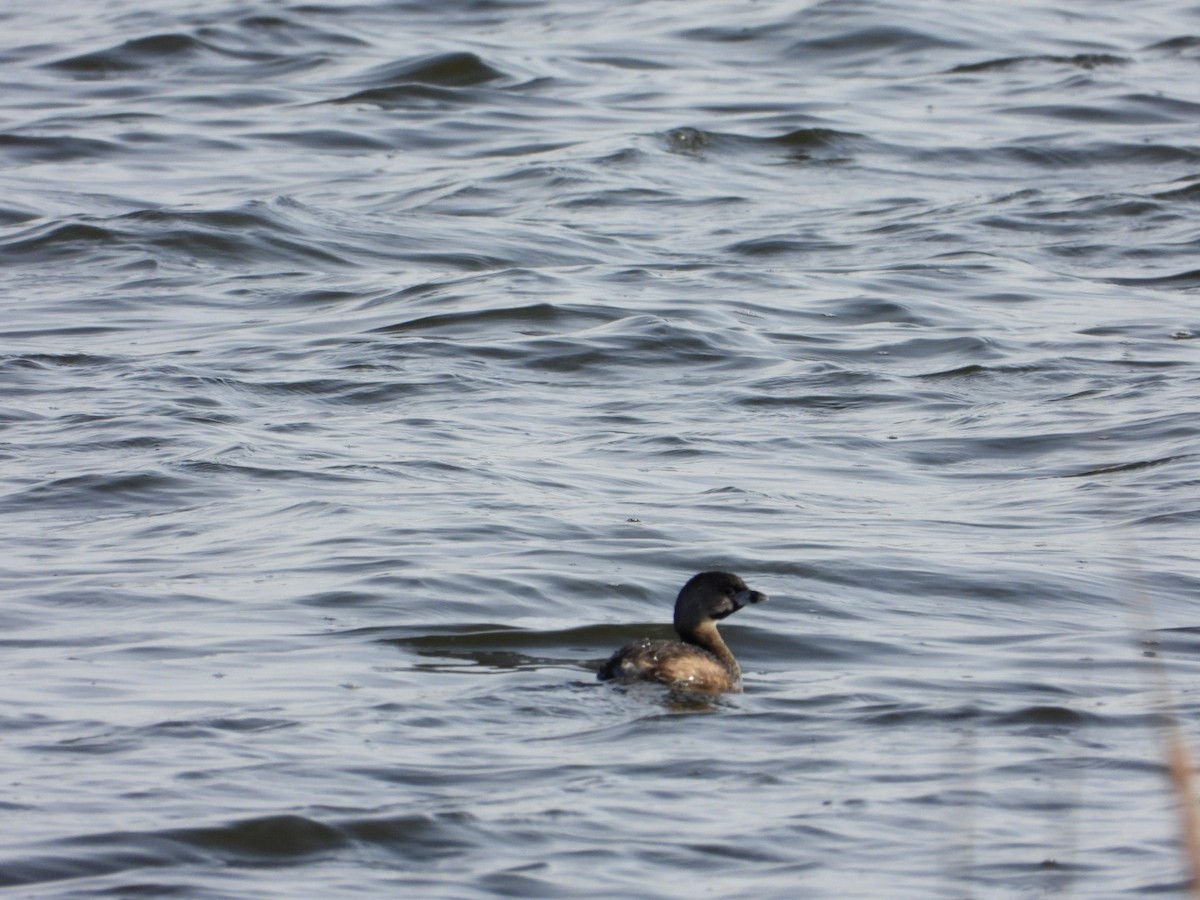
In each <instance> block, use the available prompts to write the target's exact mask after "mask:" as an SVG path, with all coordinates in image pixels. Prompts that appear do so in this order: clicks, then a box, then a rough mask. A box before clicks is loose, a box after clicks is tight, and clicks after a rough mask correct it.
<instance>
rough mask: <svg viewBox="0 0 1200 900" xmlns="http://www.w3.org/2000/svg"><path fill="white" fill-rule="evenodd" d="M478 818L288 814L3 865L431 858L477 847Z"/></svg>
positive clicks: (10, 879) (111, 866)
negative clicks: (365, 854) (359, 849)
mask: <svg viewBox="0 0 1200 900" xmlns="http://www.w3.org/2000/svg"><path fill="white" fill-rule="evenodd" d="M472 822H473V820H472V817H470V816H468V815H466V814H464V813H446V814H441V815H437V816H421V815H409V816H394V817H389V818H382V817H381V818H374V819H371V818H360V819H349V820H341V821H338V820H333V821H332V822H326V821H322V820H320V819H316V818H312V817H309V816H304V815H299V814H294V813H284V814H278V815H271V816H263V817H258V818H250V819H242V820H234V821H230V822H229V823H227V824H224V825H213V826H202V827H195V828H173V829H163V830H158V831H145V832H135V831H114V832H101V833H95V834H88V835H80V836H78V837H73V838H69V839H66V840H63V841H60V842H57V843H56V844H54V845H51V846H49V847H46V848H45V850H43V854H44V855H42V856H30V857H26V858H24V859H10V860H8V861H6V862H4V863H0V885H3V886H6V887H15V886H21V885H35V884H41V883H46V882H55V881H65V880H68V879H81V878H87V877H95V876H98V875H105V874H111V873H115V872H124V871H129V870H135V869H143V868H152V867H177V866H185V865H197V864H206V865H211V864H214V863H217V864H221V865H279V864H283V863H288V862H290V861H294V860H308V861H313V860H316V859H320V858H322V857H326V856H328V855H330V854H333V853H336V852H339V851H343V850H347V849H349V848H351V847H353V846H364V847H373V848H377V849H379V850H383V851H385V852H386V853H387V854H388V855H389V856H391V857H393V858H396V859H407V860H410V861H413V862H418V861H431V860H436V859H444V858H447V857H453V856H456V855H458V854H459V853H461V852H464V851H465V850H467V849H469V848H470V847H471V846H473V844H474V840H473V839H472V838H469V837H467V834H469V831H470V830H471V827H472ZM464 828H466V829H467V830H466V831H464V830H463V829H464ZM50 851H53V852H50Z"/></svg>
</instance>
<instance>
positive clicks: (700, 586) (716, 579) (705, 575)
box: [675, 572, 767, 634]
mask: <svg viewBox="0 0 1200 900" xmlns="http://www.w3.org/2000/svg"><path fill="white" fill-rule="evenodd" d="M766 599H767V595H766V594H763V593H761V592H759V591H752V590H750V588H748V587H746V582H744V581H742V579H740V578H738V577H737V576H736V575H734V574H732V573H730V572H701V573H700V574H699V575H695V576H693V577H692V579H691V580H690V581H688V583H687V584H685V585H684V586H683V589H682V590H681V591H680V592H679V596H678V597H677V598H676V599H675V630H676V631H678V632H679V633H680V634H684V633H687V632H692V631H695V629H696V628H697V627H698V626H699V625H701V624H702V623H704V622H711V621H715V620H717V619H724V618H725V617H726V616H731V615H733V614H734V613H735V612H737V611H738V610H739V609H741V608H742V607H743V606H749V605H750V604H752V603H762V602H763V601H764V600H766Z"/></svg>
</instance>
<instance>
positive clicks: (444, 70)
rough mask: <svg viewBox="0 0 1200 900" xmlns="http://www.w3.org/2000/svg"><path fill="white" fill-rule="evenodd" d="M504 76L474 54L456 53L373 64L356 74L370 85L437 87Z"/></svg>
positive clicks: (459, 84) (487, 80)
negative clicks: (410, 84)
mask: <svg viewBox="0 0 1200 900" xmlns="http://www.w3.org/2000/svg"><path fill="white" fill-rule="evenodd" d="M504 77H506V76H505V75H504V73H503V72H501V71H499V70H498V69H494V68H492V66H490V65H488V64H487V63H486V62H484V61H483V59H482V58H480V57H479V56H477V55H476V54H474V53H467V52H456V53H440V54H435V55H432V56H422V57H418V58H416V59H405V60H400V61H398V62H394V63H387V64H386V65H382V66H377V67H375V68H373V69H370V70H368V71H366V72H364V73H363V74H361V75H359V76H357V79H356V80H357V81H358V82H359V83H362V84H370V85H380V86H382V85H385V84H387V85H394V84H397V83H413V84H430V85H438V86H440V87H469V86H473V85H477V84H486V83H487V82H489V81H495V80H498V79H501V78H504Z"/></svg>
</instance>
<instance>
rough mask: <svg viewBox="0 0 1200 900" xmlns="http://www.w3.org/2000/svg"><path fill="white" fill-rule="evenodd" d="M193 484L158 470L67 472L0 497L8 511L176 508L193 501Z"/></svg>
mask: <svg viewBox="0 0 1200 900" xmlns="http://www.w3.org/2000/svg"><path fill="white" fill-rule="evenodd" d="M196 489H197V486H196V485H195V484H194V483H193V482H192V481H190V480H189V479H185V478H179V477H176V476H173V475H167V474H165V473H162V472H118V473H90V474H80V475H68V476H65V477H62V478H54V479H50V480H47V481H43V482H41V483H38V484H35V485H32V486H30V487H26V488H22V489H19V490H16V491H13V492H11V493H9V494H8V495H7V496H5V497H0V508H5V509H7V510H9V511H10V512H18V511H22V512H26V511H35V510H36V511H40V512H42V513H45V514H46V515H55V514H56V513H55V511H56V510H57V511H59V513H61V511H62V510H65V509H71V510H79V509H84V510H88V511H90V512H91V513H92V514H99V513H113V512H118V511H123V510H127V511H130V512H132V511H135V510H139V509H140V510H149V509H170V508H177V507H178V506H180V505H181V504H183V503H190V502H195V500H196V499H197V497H196V493H195V492H196Z"/></svg>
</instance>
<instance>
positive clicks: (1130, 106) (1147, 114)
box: [999, 99, 1194, 125]
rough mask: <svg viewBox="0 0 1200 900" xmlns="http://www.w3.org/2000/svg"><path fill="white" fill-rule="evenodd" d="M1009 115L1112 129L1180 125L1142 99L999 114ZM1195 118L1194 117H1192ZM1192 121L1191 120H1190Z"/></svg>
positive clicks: (1043, 106) (1022, 108)
mask: <svg viewBox="0 0 1200 900" xmlns="http://www.w3.org/2000/svg"><path fill="white" fill-rule="evenodd" d="M999 112H1001V113H1003V114H1006V115H1020V116H1037V117H1041V118H1046V119H1057V120H1061V121H1063V122H1079V123H1082V122H1086V123H1091V124H1112V125H1158V124H1162V123H1165V122H1176V121H1179V116H1178V115H1177V114H1166V113H1163V112H1161V111H1159V110H1155V109H1152V108H1151V107H1150V106H1149V105H1148V104H1146V103H1144V102H1142V101H1141V100H1140V99H1135V100H1134V101H1132V102H1129V103H1121V104H1118V103H1114V102H1112V101H1108V102H1106V103H1105V104H1104V105H1091V106H1087V105H1083V104H1064V103H1058V104H1040V105H1037V106H1010V107H1006V108H1004V109H1001V110H999ZM1193 116H1194V114H1193ZM1189 118H1191V117H1189Z"/></svg>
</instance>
